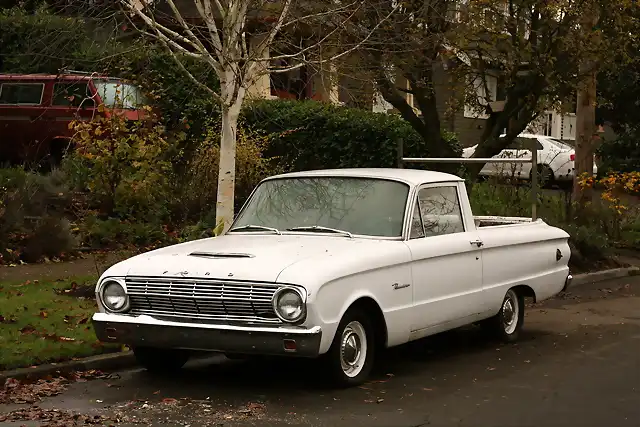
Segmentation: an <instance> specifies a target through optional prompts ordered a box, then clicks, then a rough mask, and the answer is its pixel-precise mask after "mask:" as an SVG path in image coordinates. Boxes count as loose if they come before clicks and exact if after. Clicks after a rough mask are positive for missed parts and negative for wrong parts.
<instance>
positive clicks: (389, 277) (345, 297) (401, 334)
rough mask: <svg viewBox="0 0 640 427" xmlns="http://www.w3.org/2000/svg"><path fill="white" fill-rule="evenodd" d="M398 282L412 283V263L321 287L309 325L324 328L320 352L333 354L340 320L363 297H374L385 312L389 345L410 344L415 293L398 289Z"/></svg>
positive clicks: (312, 302)
mask: <svg viewBox="0 0 640 427" xmlns="http://www.w3.org/2000/svg"><path fill="white" fill-rule="evenodd" d="M394 283H408V284H411V270H410V266H409V265H408V264H402V265H396V266H393V267H387V268H383V269H378V270H371V271H367V272H363V273H359V274H357V275H353V276H349V277H345V278H340V279H336V280H333V281H331V282H328V283H325V284H324V285H322V286H320V287H319V288H318V290H317V292H316V293H315V295H312V296H311V297H310V298H309V301H308V303H309V306H308V310H309V311H308V317H307V321H306V322H305V323H306V325H307V326H309V327H310V326H316V325H317V326H321V327H322V331H323V333H322V342H321V343H320V353H321V354H323V353H326V352H327V351H329V348H330V347H331V343H332V342H333V338H334V336H335V334H336V330H337V329H338V325H339V324H340V320H341V319H342V317H343V316H344V314H345V313H346V312H347V310H349V308H350V307H351V306H352V305H353V304H354V303H355V302H356V301H358V300H359V299H361V298H370V299H371V300H373V301H374V302H375V303H376V304H377V305H378V307H379V308H380V310H381V311H382V314H383V317H384V321H385V323H386V327H387V346H389V347H391V346H395V345H398V344H402V343H405V342H407V341H408V340H409V334H410V328H411V316H410V310H411V308H412V305H413V291H412V288H411V287H410V286H409V287H405V288H400V289H395V288H394V286H393V285H394Z"/></svg>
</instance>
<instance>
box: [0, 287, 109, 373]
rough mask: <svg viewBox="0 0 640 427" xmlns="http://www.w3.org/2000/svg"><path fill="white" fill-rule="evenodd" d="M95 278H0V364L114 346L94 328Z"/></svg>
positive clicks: (50, 358) (9, 365)
mask: <svg viewBox="0 0 640 427" xmlns="http://www.w3.org/2000/svg"><path fill="white" fill-rule="evenodd" d="M95 280H96V278H95V277H79V278H76V279H74V280H64V281H53V280H51V281H37V280H33V281H25V282H23V283H15V282H0V370H3V369H12V368H19V367H28V366H32V365H36V364H42V363H47V362H59V361H64V360H70V359H73V358H76V357H84V356H89V355H93V354H99V353H105V352H110V351H117V350H118V348H117V347H116V346H105V345H103V344H101V343H99V342H98V341H97V339H96V336H95V334H94V332H93V327H92V325H91V316H92V315H93V313H94V312H95V311H96V303H95V299H94V298H93V295H92V289H93V284H94V283H95Z"/></svg>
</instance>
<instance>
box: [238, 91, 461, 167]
mask: <svg viewBox="0 0 640 427" xmlns="http://www.w3.org/2000/svg"><path fill="white" fill-rule="evenodd" d="M242 121H243V124H244V126H246V127H247V128H249V129H252V130H254V131H259V132H263V133H265V134H267V135H269V146H268V148H267V150H266V152H265V155H266V156H268V157H279V158H280V159H281V160H282V161H283V162H284V164H286V165H287V166H288V168H289V169H292V170H310V169H323V168H345V167H396V165H397V144H398V140H399V139H401V140H402V141H403V144H404V155H405V156H407V157H411V156H413V157H424V156H428V155H429V149H430V147H429V144H428V142H426V141H424V140H423V139H422V138H421V137H420V136H419V135H418V134H417V133H416V132H415V130H414V129H413V128H412V127H411V126H410V125H409V123H408V122H406V121H405V120H404V119H402V118H400V117H399V116H397V115H394V114H387V113H373V112H371V111H365V110H359V109H355V108H345V107H340V106H336V105H332V104H327V103H321V102H316V101H289V100H262V101H254V102H250V103H247V104H246V106H245V108H244V111H243V115H242ZM443 136H444V137H445V139H447V140H448V141H450V143H451V144H454V145H455V146H456V147H457V149H458V150H460V147H459V143H458V141H457V139H456V137H455V135H453V134H448V133H447V134H445V135H443Z"/></svg>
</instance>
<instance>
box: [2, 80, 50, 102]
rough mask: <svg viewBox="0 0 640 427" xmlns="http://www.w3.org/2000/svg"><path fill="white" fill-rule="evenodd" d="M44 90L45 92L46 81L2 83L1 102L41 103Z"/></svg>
mask: <svg viewBox="0 0 640 427" xmlns="http://www.w3.org/2000/svg"><path fill="white" fill-rule="evenodd" d="M42 92H44V83H2V84H1V85H0V104H4V105H40V103H41V102H42Z"/></svg>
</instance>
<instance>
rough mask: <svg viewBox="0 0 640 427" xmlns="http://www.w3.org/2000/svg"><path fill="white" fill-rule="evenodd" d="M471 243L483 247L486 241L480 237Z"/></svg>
mask: <svg viewBox="0 0 640 427" xmlns="http://www.w3.org/2000/svg"><path fill="white" fill-rule="evenodd" d="M469 243H471V244H472V245H476V246H477V247H481V246H483V245H484V243H483V242H482V240H480V239H478V240H472V241H470V242H469Z"/></svg>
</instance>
